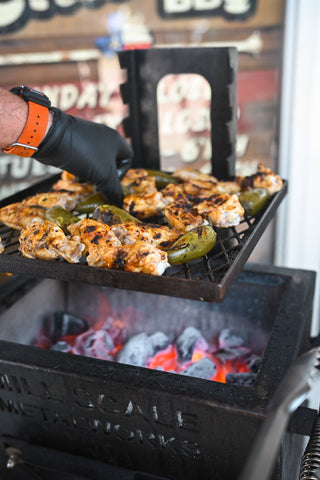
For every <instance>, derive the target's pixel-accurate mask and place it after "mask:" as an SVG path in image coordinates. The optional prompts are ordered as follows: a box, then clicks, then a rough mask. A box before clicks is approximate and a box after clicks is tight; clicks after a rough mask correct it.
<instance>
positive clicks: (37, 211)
mask: <svg viewBox="0 0 320 480" xmlns="http://www.w3.org/2000/svg"><path fill="white" fill-rule="evenodd" d="M45 212H46V209H45V208H43V207H37V206H34V207H33V206H30V207H29V206H23V205H22V203H21V202H17V203H11V204H10V205H7V206H5V207H3V208H1V209H0V221H1V222H2V223H3V224H4V225H6V226H7V227H11V228H14V229H15V230H21V229H22V228H25V227H26V226H27V225H29V224H30V223H32V222H34V221H36V220H38V221H41V220H44V218H45Z"/></svg>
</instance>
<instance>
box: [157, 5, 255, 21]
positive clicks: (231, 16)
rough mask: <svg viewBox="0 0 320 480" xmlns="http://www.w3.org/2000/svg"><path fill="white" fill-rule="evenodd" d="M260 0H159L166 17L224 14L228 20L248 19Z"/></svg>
mask: <svg viewBox="0 0 320 480" xmlns="http://www.w3.org/2000/svg"><path fill="white" fill-rule="evenodd" d="M257 1H258V0H158V11H159V14H160V15H161V16H162V17H164V18H168V19H169V18H192V17H200V16H201V17H204V16H223V17H225V18H226V19H227V20H238V21H241V20H246V19H247V18H249V17H250V16H251V15H252V14H253V13H254V12H255V10H256V6H257Z"/></svg>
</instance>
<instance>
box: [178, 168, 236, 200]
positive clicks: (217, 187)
mask: <svg viewBox="0 0 320 480" xmlns="http://www.w3.org/2000/svg"><path fill="white" fill-rule="evenodd" d="M174 176H175V177H177V178H179V179H180V180H182V181H183V189H184V191H185V193H187V194H188V195H198V194H200V193H203V192H207V193H208V195H215V194H217V193H230V194H232V193H238V192H240V188H241V187H240V184H239V182H237V181H223V180H217V179H216V177H213V176H212V175H208V174H206V173H201V172H200V171H199V170H194V169H192V168H181V169H179V170H176V171H175V172H174Z"/></svg>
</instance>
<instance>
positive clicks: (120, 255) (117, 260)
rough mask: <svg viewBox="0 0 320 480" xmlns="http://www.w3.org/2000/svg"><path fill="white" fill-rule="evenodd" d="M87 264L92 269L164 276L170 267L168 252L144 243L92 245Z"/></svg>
mask: <svg viewBox="0 0 320 480" xmlns="http://www.w3.org/2000/svg"><path fill="white" fill-rule="evenodd" d="M87 262H88V265H90V266H91V267H104V268H114V269H119V270H125V271H127V272H137V273H140V272H141V273H146V274H151V275H162V274H163V273H164V272H165V270H166V269H167V268H168V267H169V266H170V264H169V263H168V257H167V253H166V252H163V251H161V250H159V249H158V248H157V247H155V246H154V245H151V244H150V243H147V242H143V241H138V242H135V243H134V244H131V245H123V246H121V247H97V246H95V245H91V246H90V247H89V255H88V257H87Z"/></svg>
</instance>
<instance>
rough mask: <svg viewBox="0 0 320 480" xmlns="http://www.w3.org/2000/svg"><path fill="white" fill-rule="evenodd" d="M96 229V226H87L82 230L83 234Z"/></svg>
mask: <svg viewBox="0 0 320 480" xmlns="http://www.w3.org/2000/svg"><path fill="white" fill-rule="evenodd" d="M96 229H97V226H96V225H87V226H86V227H85V229H84V233H92V232H94V231H95V230H96Z"/></svg>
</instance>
